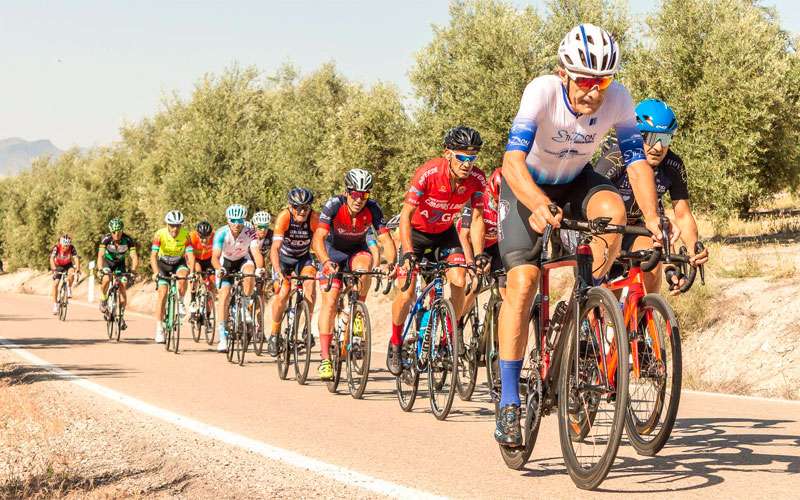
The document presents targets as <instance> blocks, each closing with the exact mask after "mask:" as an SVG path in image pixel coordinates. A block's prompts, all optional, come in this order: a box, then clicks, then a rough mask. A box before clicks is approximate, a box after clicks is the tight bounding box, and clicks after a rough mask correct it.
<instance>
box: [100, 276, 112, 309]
mask: <svg viewBox="0 0 800 500" xmlns="http://www.w3.org/2000/svg"><path fill="white" fill-rule="evenodd" d="M110 283H111V276H109V275H107V274H104V275H103V278H102V279H101V280H100V301H101V302H105V300H106V298H107V297H108V286H109V284H110Z"/></svg>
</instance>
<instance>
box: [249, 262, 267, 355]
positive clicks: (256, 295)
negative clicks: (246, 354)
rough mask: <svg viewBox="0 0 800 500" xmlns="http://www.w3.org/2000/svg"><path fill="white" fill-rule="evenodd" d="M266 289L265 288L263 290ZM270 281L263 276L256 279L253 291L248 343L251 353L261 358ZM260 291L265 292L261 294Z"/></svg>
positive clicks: (264, 338) (265, 338)
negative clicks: (251, 321) (253, 323)
mask: <svg viewBox="0 0 800 500" xmlns="http://www.w3.org/2000/svg"><path fill="white" fill-rule="evenodd" d="M265 287H266V288H265ZM271 290H272V280H271V279H268V278H266V277H264V276H262V277H259V278H256V284H255V288H254V289H253V294H252V300H253V321H254V322H255V325H254V327H253V335H252V336H251V337H250V343H251V344H252V345H253V352H254V353H256V356H261V354H262V353H263V352H264V342H266V340H267V336H266V334H265V330H264V328H265V323H264V321H265V320H264V318H265V317H266V312H267V311H266V310H267V304H269V297H270V296H271V295H272V293H271ZM262 291H264V292H266V293H264V294H262Z"/></svg>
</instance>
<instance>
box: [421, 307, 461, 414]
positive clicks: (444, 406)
mask: <svg viewBox="0 0 800 500" xmlns="http://www.w3.org/2000/svg"><path fill="white" fill-rule="evenodd" d="M434 313H435V314H436V316H438V317H437V318H436V321H435V322H434V329H433V330H432V332H431V333H432V338H431V342H430V350H429V354H428V394H429V395H430V406H431V412H432V413H433V416H434V417H436V419H437V420H444V419H446V418H447V415H449V414H450V410H451V409H452V407H453V399H454V398H455V395H456V379H457V377H458V361H459V352H458V342H457V341H456V337H455V335H456V332H455V329H456V328H458V327H457V325H456V313H455V310H454V309H453V304H452V303H451V302H450V301H449V300H448V299H439V300H437V301H436V303H435V306H434ZM448 317H449V318H450V319H449V320H448ZM439 328H441V332H442V335H437V333H436V330H438V329H439ZM437 374H441V379H437V378H436V375H437ZM448 378H449V379H450V385H449V386H448V387H447V388H445V384H446V382H447V380H448ZM437 394H438V395H444V398H442V400H441V401H437V397H440V396H438V395H437Z"/></svg>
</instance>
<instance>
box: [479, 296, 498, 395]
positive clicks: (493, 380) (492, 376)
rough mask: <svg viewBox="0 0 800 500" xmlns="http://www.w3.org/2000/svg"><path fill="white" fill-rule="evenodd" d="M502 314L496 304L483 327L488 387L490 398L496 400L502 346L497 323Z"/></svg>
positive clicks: (484, 320)
mask: <svg viewBox="0 0 800 500" xmlns="http://www.w3.org/2000/svg"><path fill="white" fill-rule="evenodd" d="M499 314H500V303H499V302H498V303H495V304H492V305H491V306H490V308H489V309H488V310H487V311H486V316H485V317H484V319H483V327H484V330H485V331H486V340H485V342H484V344H485V349H486V353H485V355H484V359H485V361H486V386H487V388H488V389H489V398H490V399H492V400H496V399H498V398H499V397H500V344H499V341H498V338H499V337H498V335H497V321H498V317H499Z"/></svg>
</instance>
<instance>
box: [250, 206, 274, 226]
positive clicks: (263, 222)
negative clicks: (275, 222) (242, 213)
mask: <svg viewBox="0 0 800 500" xmlns="http://www.w3.org/2000/svg"><path fill="white" fill-rule="evenodd" d="M270 221H272V216H271V215H269V212H267V211H264V210H262V211H260V212H256V213H254V214H253V224H254V225H256V226H269V223H270Z"/></svg>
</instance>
